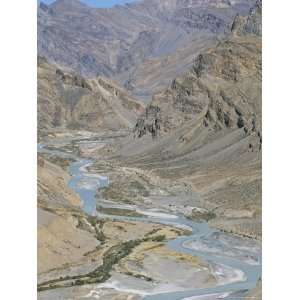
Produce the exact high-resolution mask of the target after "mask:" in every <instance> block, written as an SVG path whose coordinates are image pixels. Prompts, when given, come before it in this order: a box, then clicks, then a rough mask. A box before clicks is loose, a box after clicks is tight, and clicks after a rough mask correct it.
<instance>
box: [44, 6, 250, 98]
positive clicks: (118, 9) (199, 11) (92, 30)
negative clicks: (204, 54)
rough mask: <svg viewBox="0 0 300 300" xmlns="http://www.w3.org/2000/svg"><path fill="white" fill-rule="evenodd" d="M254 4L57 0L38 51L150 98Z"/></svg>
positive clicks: (49, 11)
mask: <svg viewBox="0 0 300 300" xmlns="http://www.w3.org/2000/svg"><path fill="white" fill-rule="evenodd" d="M251 4H253V0H250V1H249V0H235V1H232V0H213V1H211V0H210V1H207V0H144V1H137V2H134V3H131V4H127V5H125V6H115V7H113V8H110V9H100V8H91V7H88V6H86V5H84V4H83V3H82V2H80V1H77V0H57V1H56V2H54V3H53V4H52V5H50V6H47V5H45V4H41V5H40V7H39V9H38V52H39V55H41V56H44V57H46V58H47V59H48V60H49V61H50V62H56V63H58V64H60V65H62V66H66V67H70V68H72V69H74V70H75V71H76V72H78V73H79V74H81V75H87V76H89V77H94V76H96V75H104V76H106V77H111V78H114V79H117V80H118V81H119V82H120V83H122V84H124V85H125V86H126V87H127V88H128V89H129V90H130V91H131V92H132V93H133V94H136V95H138V96H139V97H140V98H142V99H150V98H151V95H152V93H153V91H158V90H159V89H160V88H161V87H162V86H163V87H165V85H164V84H165V83H166V84H168V83H169V82H170V80H171V78H172V77H174V76H176V75H179V74H181V73H182V71H185V70H186V69H187V68H188V67H189V66H190V65H191V63H192V61H193V59H194V57H195V54H196V53H197V52H199V51H200V50H202V49H204V48H205V47H210V46H212V45H213V44H214V43H216V39H217V36H222V35H224V34H225V33H226V32H228V31H230V26H231V24H232V21H233V19H234V17H235V15H236V14H237V13H239V14H240V15H244V14H245V13H246V12H247V11H248V10H249V8H250V6H251ZM187 45H190V46H191V47H187ZM197 45H198V48H197ZM181 58H184V59H181ZM149 65H151V66H152V69H151V70H152V73H151V74H152V76H149V75H148V72H147V68H148V66H149ZM160 74H162V76H156V75H160ZM140 75H145V76H143V77H144V78H145V79H144V80H140V78H141V76H140ZM157 77H159V78H158V79H157ZM161 78H164V81H163V83H161Z"/></svg>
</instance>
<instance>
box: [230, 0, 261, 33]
mask: <svg viewBox="0 0 300 300" xmlns="http://www.w3.org/2000/svg"><path fill="white" fill-rule="evenodd" d="M231 32H232V33H233V34H235V35H246V34H252V35H257V36H261V35H262V1H261V0H257V1H256V3H255V5H254V6H253V7H252V8H251V9H250V12H249V14H248V16H246V17H242V16H240V15H237V16H236V17H235V19H234V21H233V23H232V27H231Z"/></svg>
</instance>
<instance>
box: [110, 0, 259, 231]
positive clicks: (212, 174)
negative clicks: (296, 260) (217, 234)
mask: <svg viewBox="0 0 300 300" xmlns="http://www.w3.org/2000/svg"><path fill="white" fill-rule="evenodd" d="M259 28H261V2H260V1H258V2H257V3H256V5H255V6H254V7H253V8H252V9H251V10H250V13H249V15H248V16H239V17H236V18H235V21H234V23H233V24H232V33H231V35H230V36H229V37H228V38H227V39H224V40H223V41H220V43H218V45H217V46H215V47H212V48H211V49H209V50H207V51H204V52H202V53H200V54H198V56H197V58H196V59H195V61H194V64H193V66H192V68H191V69H190V70H189V71H188V72H187V73H186V74H184V75H183V76H180V77H177V78H176V79H174V80H173V82H172V83H171V84H170V86H169V88H167V89H166V90H164V91H162V92H159V93H157V94H155V95H154V97H153V100H152V101H151V103H150V104H149V105H148V106H147V107H146V109H145V112H144V113H143V114H142V115H141V116H140V117H139V118H138V120H137V123H136V126H135V129H134V135H133V137H132V141H131V142H130V143H129V142H128V141H124V142H123V144H122V145H120V147H119V151H118V152H117V153H116V157H119V159H121V160H123V161H124V163H126V164H129V165H132V166H134V167H137V168H142V169H146V170H148V171H149V172H150V173H151V174H157V175H158V176H160V177H161V178H167V179H168V180H171V181H172V180H181V181H183V182H185V183H187V184H189V185H192V187H193V190H196V191H198V192H199V195H200V196H199V203H201V204H199V205H200V206H203V207H206V208H207V209H210V210H213V211H214V213H216V214H217V216H218V218H219V220H221V221H220V222H219V221H218V222H219V223H216V224H214V225H215V226H220V227H222V228H223V229H225V230H230V231H234V232H238V233H241V232H242V233H245V234H247V235H248V234H249V235H254V236H260V234H261V218H260V216H261V215H260V214H261V149H262V132H261V76H262V74H261V60H262V56H261V46H262V45H261V36H260V35H261V29H259Z"/></svg>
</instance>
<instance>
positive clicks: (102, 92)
mask: <svg viewBox="0 0 300 300" xmlns="http://www.w3.org/2000/svg"><path fill="white" fill-rule="evenodd" d="M142 110H143V106H142V105H141V104H139V103H138V102H136V101H135V100H134V99H132V98H131V97H130V96H129V95H128V94H127V92H126V91H125V90H123V89H122V88H119V87H118V86H117V85H116V84H115V83H113V82H111V81H109V80H106V79H103V78H101V77H98V78H95V79H86V78H84V77H83V76H81V75H77V74H75V73H74V72H71V71H68V70H66V69H63V68H61V67H59V66H56V65H51V64H49V63H48V62H47V60H45V59H44V58H41V57H39V59H38V128H39V130H44V129H51V128H67V129H87V130H92V131H95V130H99V129H111V130H114V129H120V128H131V127H132V126H133V124H134V120H135V118H136V117H137V115H138V114H139V113H140V112H141V111H142Z"/></svg>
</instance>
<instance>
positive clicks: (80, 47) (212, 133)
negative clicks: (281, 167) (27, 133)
mask: <svg viewBox="0 0 300 300" xmlns="http://www.w3.org/2000/svg"><path fill="white" fill-rule="evenodd" d="M261 13H262V3H261V1H260V0H258V1H257V2H256V3H255V2H253V1H243V0H237V1H227V0H213V1H210V0H186V1H185V0H184V1H179V0H169V1H167V0H163V1H158V0H149V1H138V2H136V3H132V4H128V5H126V6H117V7H114V8H112V9H95V8H90V7H88V6H86V5H84V4H82V3H81V2H79V1H75V0H72V1H67V0H58V1H56V2H55V3H54V4H52V5H50V6H46V5H43V4H42V5H41V6H40V8H39V11H38V14H39V16H38V22H39V24H38V28H39V29H38V30H39V32H38V35H39V54H40V55H43V56H39V57H38V139H39V143H40V144H39V155H38V291H39V293H38V297H39V299H43V300H46V299H47V300H50V299H82V298H86V299H114V300H120V299H124V300H140V299H150V300H151V299H172V300H173V299H176V300H177V299H220V297H222V298H224V299H226V298H229V299H230V298H231V299H241V298H245V299H247V297H257V298H258V299H259V298H261V280H259V276H260V273H259V272H260V271H259V268H260V263H261V262H260V251H261V238H262V234H261V152H262V125H261V117H262V116H261V77H262V72H261V65H262V62H261V60H262V57H261V47H262V45H261V43H262V41H261V33H262V29H261ZM107 78H109V79H107ZM114 79H115V80H116V81H118V83H116V81H114ZM120 83H121V84H124V87H120V86H119V84H120ZM128 91H130V92H131V93H132V94H136V95H138V97H139V100H141V99H142V100H145V99H146V98H147V99H148V100H149V95H151V96H153V97H152V100H151V102H150V103H149V104H148V105H147V106H145V105H144V104H141V102H140V101H138V100H137V99H136V98H133V97H132V96H131V95H130V94H129V92H128ZM101 176H102V177H101ZM103 176H105V178H107V185H105V186H101V185H99V182H98V180H100V179H99V178H103ZM86 202H91V203H89V204H91V205H92V206H91V207H94V209H93V210H92V213H91V212H87V210H86V206H85V205H86V204H87V203H86ZM203 224H206V225H207V224H208V225H209V226H210V227H209V228H211V229H206V227H201V226H202V225H203ZM201 230H203V232H204V233H205V234H203V235H201V234H200V233H199V232H201ZM231 260H233V261H234V262H232V261H231ZM249 270H250V271H249ZM249 274H250V275H249ZM253 274H256V275H257V274H258V275H257V277H255V276H254V279H253V277H252V276H253ZM248 275H249V276H248ZM247 276H248V277H249V278H250V279H249V278H247ZM248 279H249V281H250V283H251V284H253V283H254V284H253V286H251V289H252V288H253V287H255V284H256V282H257V281H258V285H257V287H256V288H255V289H252V290H248V289H250V288H249V286H247V285H246V288H239V284H241V285H243V283H246V284H247V282H248V281H247V280H248ZM251 280H254V281H253V282H251ZM236 283H237V286H235V284H236ZM231 284H232V286H231ZM227 285H228V288H227V289H228V290H226V286H227ZM215 287H216V288H217V290H216V291H215V290H214V288H215ZM233 287H235V288H233ZM211 288H212V289H211ZM218 288H219V289H220V290H218ZM222 288H224V291H223V290H222ZM229 288H230V289H229ZM198 289H199V290H200V291H201V290H203V289H205V290H206V289H207V293H206V294H205V293H204V294H201V295H202V296H199V294H197V293H196V292H195V291H196V290H198ZM191 291H194V292H193V293H191ZM213 291H214V292H213ZM172 292H174V294H173V293H172ZM177 292H178V294H176V293H177ZM180 292H182V293H183V294H180ZM164 293H165V295H164ZM172 295H173V296H172ZM180 295H185V296H184V297H183V296H182V297H181V296H180ZM160 297H161V298H160ZM168 297H169V298H168ZM170 297H171V298H170ZM172 297H173V298H172ZM191 297H192V298H191Z"/></svg>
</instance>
